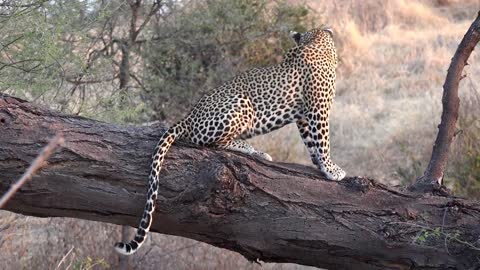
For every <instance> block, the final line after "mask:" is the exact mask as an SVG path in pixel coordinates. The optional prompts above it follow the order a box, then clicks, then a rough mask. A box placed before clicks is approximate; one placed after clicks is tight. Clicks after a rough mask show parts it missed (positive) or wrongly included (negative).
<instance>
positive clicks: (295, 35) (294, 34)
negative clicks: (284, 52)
mask: <svg viewBox="0 0 480 270" xmlns="http://www.w3.org/2000/svg"><path fill="white" fill-rule="evenodd" d="M290 37H291V38H292V39H293V40H294V41H295V43H297V45H300V38H301V37H302V35H301V34H300V33H298V32H295V31H290Z"/></svg>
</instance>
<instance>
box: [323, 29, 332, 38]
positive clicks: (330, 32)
mask: <svg viewBox="0 0 480 270" xmlns="http://www.w3.org/2000/svg"><path fill="white" fill-rule="evenodd" d="M323 31H325V32H328V33H329V34H330V36H331V37H333V29H332V28H331V27H325V28H323Z"/></svg>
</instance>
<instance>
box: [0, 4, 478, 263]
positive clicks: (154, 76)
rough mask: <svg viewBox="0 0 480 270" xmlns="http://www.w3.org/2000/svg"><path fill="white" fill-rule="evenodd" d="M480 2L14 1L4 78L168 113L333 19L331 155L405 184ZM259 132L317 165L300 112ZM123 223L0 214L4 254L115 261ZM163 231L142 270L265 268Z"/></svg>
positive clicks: (466, 160)
mask: <svg viewBox="0 0 480 270" xmlns="http://www.w3.org/2000/svg"><path fill="white" fill-rule="evenodd" d="M479 9H480V2H479V1H478V0H422V1H420V0H388V1H382V0H378V1H376V0H372V1H360V0H358V1H355V0H341V1H322V2H320V1H314V0H305V1H296V0H278V1H272V0H270V1H269V0H239V1H229V0H190V1H188V0H184V1H180V0H166V1H155V2H154V1H147V0H144V1H141V0H128V1H127V0H121V1H120V0H117V1H114V0H64V1H38V0H28V1H26V0H24V1H14V0H11V1H8V0H4V1H1V0H0V92H2V93H7V94H10V95H14V96H18V97H22V98H25V99H27V100H31V101H34V102H36V103H40V104H44V105H46V106H49V107H51V108H54V109H58V110H62V111H64V112H66V113H72V114H79V115H83V116H86V117H91V118H96V119H98V120H103V121H108V122H116V123H120V124H134V123H142V122H146V121H153V120H160V121H164V122H166V123H167V124H169V123H172V122H174V121H175V120H177V119H179V118H181V117H182V116H183V115H185V114H186V112H187V111H188V108H190V107H191V106H192V105H193V103H195V101H196V100H198V98H199V96H201V95H202V94H203V93H204V92H205V91H208V90H209V89H211V88H213V87H215V86H217V85H219V84H221V83H222V82H224V81H226V80H228V79H229V78H231V77H232V76H234V75H235V74H238V73H239V72H241V71H244V70H247V69H249V68H251V67H256V66H263V65H270V64H275V63H278V62H279V61H281V59H282V54H283V52H284V51H285V50H287V49H288V48H289V47H291V46H292V45H293V43H292V42H291V41H290V40H289V38H288V32H289V31H290V30H292V29H293V30H297V31H304V30H306V29H309V28H312V27H314V26H320V25H323V24H328V25H330V26H332V27H333V28H334V31H335V38H336V43H337V46H338V50H339V56H340V64H339V67H338V81H337V97H336V100H335V105H334V109H333V112H332V119H331V122H332V147H333V151H332V154H333V158H334V160H335V161H336V162H337V163H338V164H339V165H341V166H342V167H344V169H346V171H347V172H348V173H349V174H350V175H367V176H370V177H373V178H375V179H377V180H379V181H383V182H385V183H389V184H392V185H400V184H405V183H407V182H410V181H412V180H414V179H415V178H416V177H418V176H419V175H421V174H422V173H423V170H424V168H425V167H426V162H427V161H428V159H429V157H430V153H431V149H432V143H433V141H434V138H435V134H436V126H437V125H438V123H439V119H440V112H441V103H440V101H441V95H442V84H443V81H444V79H445V75H446V69H447V67H448V65H449V62H450V59H451V57H452V55H453V53H454V51H455V49H456V46H457V45H458V43H459V41H460V40H461V38H462V36H463V34H464V32H465V31H466V29H467V28H468V26H469V24H470V23H471V21H472V20H473V18H474V17H475V14H476V12H477V11H478V10H479ZM470 63H471V65H470V66H468V67H467V69H466V74H467V77H466V78H465V79H463V80H462V83H461V88H460V94H461V114H460V119H459V123H458V134H457V136H456V137H455V141H454V149H453V154H452V158H451V162H450V165H449V168H448V172H447V174H446V176H445V180H446V183H447V184H448V185H449V186H450V187H452V188H453V189H455V191H456V192H457V193H458V194H462V195H465V196H471V197H474V198H480V144H479V142H478V139H477V138H478V137H479V134H480V122H479V118H478V117H479V115H480V114H479V113H480V109H479V108H480V95H479V81H478V79H477V78H480V64H479V63H480V57H479V55H478V52H475V51H474V53H473V54H472V57H471V59H470ZM279 141H280V142H282V144H281V145H282V146H281V147H279V143H278V142H279ZM252 143H253V144H255V145H256V146H257V147H258V148H259V149H262V150H265V151H267V152H269V153H270V154H271V155H272V156H273V158H274V159H275V160H277V161H289V162H296V163H304V164H310V161H309V158H308V154H307V152H306V150H305V148H304V146H303V144H302V142H301V140H300V137H299V136H298V134H297V132H296V131H295V127H294V126H288V127H286V128H283V129H281V130H279V131H276V132H274V133H272V134H268V135H265V136H261V137H258V138H254V139H252ZM120 234H121V229H120V227H119V226H114V225H107V224H100V223H95V222H87V221H77V220H73V219H54V218H49V219H38V218H32V217H24V216H20V215H14V214H11V213H7V212H0V249H1V250H2V252H1V253H0V268H1V269H23V268H27V269H32V268H36V269H53V268H56V267H57V266H58V269H91V268H94V269H103V268H107V267H110V268H112V269H116V268H117V266H118V257H117V256H116V254H114V253H113V249H111V248H110V247H111V246H112V245H113V243H114V242H115V241H116V240H118V239H119V238H120ZM149 239H150V240H149V241H148V243H147V247H145V248H143V249H141V250H140V252H139V254H138V256H135V257H133V263H132V265H134V266H135V269H150V268H151V269H156V268H162V269H232V268H234V269H237V268H239V269H250V268H258V266H257V265H255V264H251V263H250V262H248V261H246V260H244V259H243V258H242V257H241V256H239V255H237V254H235V253H232V252H229V251H225V250H221V249H217V248H214V247H211V246H208V245H206V244H203V243H199V242H195V241H193V240H188V239H183V238H179V237H172V236H164V235H155V236H154V237H151V238H149ZM62 258H64V260H63V261H62ZM267 268H275V269H278V268H284V269H287V268H288V269H294V268H301V267H299V266H294V265H270V264H269V265H267Z"/></svg>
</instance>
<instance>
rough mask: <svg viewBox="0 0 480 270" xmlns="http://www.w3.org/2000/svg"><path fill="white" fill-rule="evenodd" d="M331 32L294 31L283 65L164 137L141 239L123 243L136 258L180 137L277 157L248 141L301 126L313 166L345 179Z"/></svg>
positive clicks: (225, 88)
mask: <svg viewBox="0 0 480 270" xmlns="http://www.w3.org/2000/svg"><path fill="white" fill-rule="evenodd" d="M332 35H333V34H332V31H331V30H330V29H314V30H312V31H309V32H306V33H296V32H293V33H291V36H292V38H293V39H294V40H295V42H296V45H297V46H295V47H294V48H292V49H290V50H289V51H288V53H287V54H286V55H285V57H284V60H283V62H282V63H280V64H278V65H275V66H270V67H265V68H255V69H252V70H250V71H248V72H246V73H243V74H241V75H239V76H237V77H235V78H233V79H232V80H231V81H229V82H227V83H225V84H223V85H221V86H220V87H218V88H215V89H214V90H213V91H211V92H210V93H209V94H207V95H205V96H204V97H203V98H202V99H201V100H200V101H199V102H198V103H197V104H196V106H195V107H194V108H193V110H192V111H191V112H190V113H189V114H188V115H187V116H186V117H185V118H184V119H183V120H181V121H180V122H178V123H177V124H175V125H173V126H172V127H170V128H169V129H168V130H167V131H166V132H165V133H164V134H163V136H162V137H161V138H160V141H159V143H158V145H157V147H156V148H155V151H154V154H153V157H152V159H153V162H152V165H151V171H150V175H149V181H148V194H147V203H146V205H145V210H144V213H143V216H142V219H141V222H140V226H139V228H138V230H137V233H136V235H135V238H134V239H133V240H132V241H130V243H117V244H116V245H115V247H116V250H117V251H118V252H120V253H122V254H126V255H129V254H132V253H134V252H135V251H137V249H138V248H139V247H140V246H141V245H142V244H143V243H144V242H145V239H146V236H147V233H148V231H149V229H150V226H151V224H152V214H153V212H154V209H155V201H156V199H157V189H158V185H159V177H160V176H159V175H160V168H161V166H162V163H163V160H164V158H165V154H166V153H167V151H168V149H169V148H170V146H171V145H172V144H173V142H174V141H175V140H176V139H178V138H184V139H186V140H187V141H190V142H192V143H194V144H197V145H205V146H212V147H218V148H223V149H229V150H234V151H238V152H243V153H247V154H250V155H253V156H257V157H260V158H263V159H266V160H270V161H271V160H272V158H271V157H270V156H269V155H268V154H266V153H263V152H260V151H257V150H255V149H254V148H253V147H252V146H251V145H249V144H248V143H247V142H245V141H243V140H242V139H248V138H250V137H253V136H255V135H258V134H265V133H268V132H270V131H272V130H275V129H278V128H280V127H283V126H284V125H286V124H289V123H292V122H295V123H296V124H297V127H298V130H299V131H300V134H301V136H302V139H303V141H304V143H305V145H306V147H307V148H308V151H309V153H310V156H311V159H312V162H313V163H314V164H315V165H316V166H317V167H318V168H319V169H320V171H321V172H322V173H323V174H324V175H325V177H326V178H328V179H330V180H341V179H342V178H344V177H345V172H344V171H343V170H342V169H341V168H340V167H338V166H337V165H336V164H334V163H333V162H332V161H331V159H330V140H329V116H330V109H331V107H332V101H333V97H334V94H335V68H336V65H337V55H336V50H335V46H334V42H333V38H332Z"/></svg>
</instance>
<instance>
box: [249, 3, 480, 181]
mask: <svg viewBox="0 0 480 270" xmlns="http://www.w3.org/2000/svg"><path fill="white" fill-rule="evenodd" d="M438 2H439V1H430V2H427V1H404V0H389V1H353V0H346V1H340V2H337V3H331V2H329V3H326V2H325V3H323V2H322V3H321V2H316V1H315V2H313V1H312V3H311V6H312V8H315V9H317V10H324V11H325V12H324V14H325V16H326V18H323V19H326V21H328V22H329V24H330V25H334V26H335V27H334V30H335V31H336V39H337V44H338V46H339V55H340V61H341V62H340V64H339V68H338V73H339V74H338V81H337V97H336V100H335V104H334V108H333V112H332V119H331V125H332V147H333V150H332V156H333V159H334V161H335V162H337V163H338V164H339V165H341V166H343V167H344V169H346V171H347V172H348V173H349V174H350V175H368V176H371V177H374V178H375V179H378V180H380V181H384V182H388V183H390V184H399V183H402V182H404V181H406V180H412V179H414V177H415V176H418V174H419V173H422V172H423V169H424V168H425V166H424V165H425V163H426V161H427V160H428V159H429V155H430V153H431V147H432V143H433V141H434V139H435V134H436V126H437V125H438V123H439V120H440V113H441V95H442V85H443V82H444V79H445V75H446V70H447V68H448V65H449V64H450V59H451V57H452V56H453V53H454V52H455V49H456V47H457V45H458V43H459V41H460V40H461V38H462V37H463V34H464V33H465V31H466V29H468V26H469V25H470V23H471V21H472V20H473V18H474V17H475V13H476V10H478V9H479V8H480V1H448V2H449V3H447V4H446V3H445V1H441V2H443V5H438V4H437V3H438ZM445 5H446V6H445ZM462 7H463V8H464V9H463V10H462V9H461V8H462ZM472 7H476V9H475V8H472ZM450 9H451V13H449V10H450ZM344 10H347V11H348V13H344V12H343V11H344ZM470 62H471V63H479V62H480V59H479V56H478V54H476V53H475V52H474V53H473V54H472V56H471V59H470ZM466 73H467V74H468V76H469V77H470V78H479V77H480V65H471V66H468V67H467V68H466ZM464 83H465V82H464ZM461 91H462V89H461ZM462 98H463V99H465V98H466V97H462ZM294 129H295V128H294V127H289V128H287V129H286V130H280V131H279V132H277V133H274V134H271V135H270V134H268V135H266V136H263V137H260V138H255V139H254V140H253V143H254V144H256V145H257V146H258V147H259V148H263V149H265V150H268V151H270V153H271V154H272V156H273V157H274V158H275V159H276V160H288V161H294V162H300V163H305V164H309V163H310V162H309V160H308V155H306V153H305V150H304V146H303V145H302V143H301V140H300V139H298V138H297V137H298V135H297V134H296V132H295V131H294ZM277 141H282V143H283V146H285V148H282V149H277V146H276V145H278V143H272V142H277ZM265 145H266V146H265ZM415 164H417V165H418V164H422V165H421V166H415ZM406 177H407V178H409V179H405V178H406Z"/></svg>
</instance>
